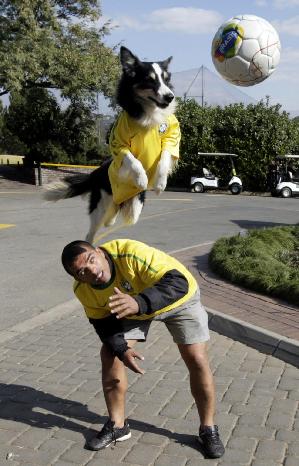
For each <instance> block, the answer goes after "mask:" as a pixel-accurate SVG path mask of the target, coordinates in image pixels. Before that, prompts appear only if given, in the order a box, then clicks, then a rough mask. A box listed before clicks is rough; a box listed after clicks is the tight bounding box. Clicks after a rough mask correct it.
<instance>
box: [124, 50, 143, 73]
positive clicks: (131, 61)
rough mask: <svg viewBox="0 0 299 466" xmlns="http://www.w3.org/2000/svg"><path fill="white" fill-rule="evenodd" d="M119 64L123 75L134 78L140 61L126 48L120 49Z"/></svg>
mask: <svg viewBox="0 0 299 466" xmlns="http://www.w3.org/2000/svg"><path fill="white" fill-rule="evenodd" d="M120 62H121V66H122V68H123V71H124V73H126V74H128V75H129V76H135V69H136V67H137V66H138V65H139V63H140V61H139V59H138V57H136V56H135V55H133V53H132V52H131V51H130V50H129V49H127V48H126V47H121V48H120Z"/></svg>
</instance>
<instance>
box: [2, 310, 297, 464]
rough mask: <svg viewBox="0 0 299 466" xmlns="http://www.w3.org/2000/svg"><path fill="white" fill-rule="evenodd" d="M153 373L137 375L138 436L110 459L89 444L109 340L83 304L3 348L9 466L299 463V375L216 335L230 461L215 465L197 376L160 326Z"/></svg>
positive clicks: (131, 396) (130, 406)
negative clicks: (203, 437) (196, 391)
mask: <svg viewBox="0 0 299 466" xmlns="http://www.w3.org/2000/svg"><path fill="white" fill-rule="evenodd" d="M139 350H140V352H142V353H143V354H144V355H145V361H144V363H143V366H144V368H145V369H146V374H145V375H144V376H139V375H136V374H134V373H132V372H129V392H128V402H127V414H128V416H129V420H130V425H131V429H132V438H131V439H130V440H128V441H125V442H123V443H118V444H117V445H116V446H111V447H109V448H107V449H105V450H104V451H102V452H92V451H89V450H86V449H85V448H84V443H85V439H86V438H88V437H89V436H90V435H93V433H94V432H95V431H96V430H98V429H99V428H100V427H101V425H102V424H103V423H104V422H105V420H106V419H107V412H106V408H105V403H104V399H103V393H102V390H101V382H100V377H101V376H100V361H99V342H98V340H97V337H96V335H95V333H94V331H93V329H92V328H91V326H90V325H89V323H88V321H87V319H86V318H85V317H84V316H83V314H82V311H81V309H80V306H79V304H78V307H75V310H74V311H73V312H72V313H71V314H68V315H66V316H64V317H63V318H61V319H60V320H53V321H51V322H49V323H48V324H46V325H44V326H41V327H39V328H35V329H33V330H31V331H27V332H26V333H24V334H22V335H20V336H18V337H17V338H14V339H11V340H9V341H7V342H6V343H3V344H2V345H1V346H0V355H1V356H0V365H1V384H0V445H1V446H0V464H1V465H7V466H29V465H30V466H34V465H37V466H44V465H45V466H70V465H73V466H87V465H88V466H101V465H103V466H104V465H105V466H107V465H109V466H116V465H120V464H122V465H124V466H152V465H153V466H168V465H169V466H170V465H171V466H195V465H205V464H209V465H212V466H216V465H223V466H228V465H230V466H232V465H234V464H235V465H238V466H242V465H249V466H262V465H263V466H282V465H284V466H292V465H293V466H294V465H297V464H299V415H298V400H299V369H297V368H295V367H294V366H292V365H290V364H287V363H285V362H283V361H280V360H278V359H276V358H274V357H272V356H269V355H266V354H263V353H260V352H259V351H257V350H255V349H253V348H250V347H248V346H246V345H244V344H242V343H239V342H237V341H233V340H232V339H230V338H227V337H225V336H221V335H218V334H216V333H214V332H211V343H210V360H211V366H212V369H213V373H214V376H215V382H216V389H217V416H216V421H217V423H218V425H219V427H220V431H221V435H222V438H223V440H224V442H225V444H226V454H225V456H224V457H223V458H222V459H221V460H208V459H205V458H204V457H203V455H202V453H201V452H200V450H199V449H198V447H197V444H196V440H195V435H196V433H197V429H198V416H197V411H196V408H195V406H194V402H193V399H192V397H191V395H190V391H189V384H188V374H187V371H186V368H185V366H184V364H183V363H182V361H181V359H180V356H179V353H178V351H177V349H176V347H175V345H174V344H173V343H172V341H171V338H170V336H169V335H168V333H167V330H166V329H165V327H164V325H163V324H162V323H159V322H156V323H154V324H153V325H152V327H151V330H150V335H149V339H148V342H147V343H145V344H140V345H139Z"/></svg>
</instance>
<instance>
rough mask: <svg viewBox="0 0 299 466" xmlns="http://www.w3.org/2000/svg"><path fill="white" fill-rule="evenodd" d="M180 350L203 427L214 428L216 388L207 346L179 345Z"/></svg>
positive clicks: (203, 344)
mask: <svg viewBox="0 0 299 466" xmlns="http://www.w3.org/2000/svg"><path fill="white" fill-rule="evenodd" d="M178 348H179V351H180V353H181V355H182V358H183V360H184V362H185V364H186V366H187V368H188V370H189V374H190V388H191V393H192V395H193V397H194V400H195V403H196V406H197V410H198V414H199V417H200V422H201V425H203V426H212V425H214V415H215V387H214V380H213V374H212V372H211V369H210V365H209V360H208V355H207V344H206V343H194V344H192V345H183V344H179V345H178Z"/></svg>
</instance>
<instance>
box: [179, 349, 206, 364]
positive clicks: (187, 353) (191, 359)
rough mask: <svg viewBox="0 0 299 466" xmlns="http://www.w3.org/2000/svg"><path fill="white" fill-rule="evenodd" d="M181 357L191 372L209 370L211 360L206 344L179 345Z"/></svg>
mask: <svg viewBox="0 0 299 466" xmlns="http://www.w3.org/2000/svg"><path fill="white" fill-rule="evenodd" d="M179 350H180V352H181V355H182V357H183V359H184V361H185V363H186V365H187V367H188V368H189V369H190V370H194V369H195V370H205V369H209V358H208V352H207V344H206V343H195V344H193V345H179Z"/></svg>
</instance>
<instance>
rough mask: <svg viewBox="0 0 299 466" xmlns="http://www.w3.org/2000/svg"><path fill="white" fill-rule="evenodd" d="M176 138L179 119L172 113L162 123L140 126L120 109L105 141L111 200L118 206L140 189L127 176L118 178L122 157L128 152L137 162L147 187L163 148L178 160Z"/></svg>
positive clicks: (177, 140) (150, 182) (178, 137)
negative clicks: (106, 141) (110, 159)
mask: <svg viewBox="0 0 299 466" xmlns="http://www.w3.org/2000/svg"><path fill="white" fill-rule="evenodd" d="M180 139H181V133H180V127H179V122H178V120H177V119H176V117H175V115H173V114H171V115H169V116H168V117H166V118H165V122H163V123H161V124H158V125H156V126H151V127H146V126H141V125H140V124H139V123H138V122H137V121H136V120H135V119H134V118H132V117H130V116H129V114H128V113H127V112H126V111H123V112H121V113H120V115H119V117H118V118H117V120H116V122H115V124H114V126H113V128H112V131H111V135H110V140H109V145H110V151H111V154H112V157H113V161H112V163H111V165H110V167H109V179H110V183H111V187H112V195H113V201H114V202H115V203H116V204H118V205H119V204H121V203H122V202H125V201H127V200H128V199H131V198H132V197H134V196H135V195H136V194H139V193H140V192H141V189H139V188H138V187H136V186H135V185H134V184H133V181H132V180H131V179H128V180H122V179H120V178H119V176H118V172H119V169H120V167H121V164H122V161H123V158H124V156H125V155H126V154H127V153H128V152H131V154H133V155H134V157H135V158H136V159H138V160H139V161H140V162H141V164H142V166H143V168H144V170H145V171H146V174H147V177H148V186H149V188H150V187H152V185H153V182H154V176H155V172H156V169H157V165H158V163H159V160H160V156H161V152H162V151H163V150H167V151H168V152H170V154H171V155H172V157H174V158H176V159H178V158H179V144H180Z"/></svg>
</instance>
